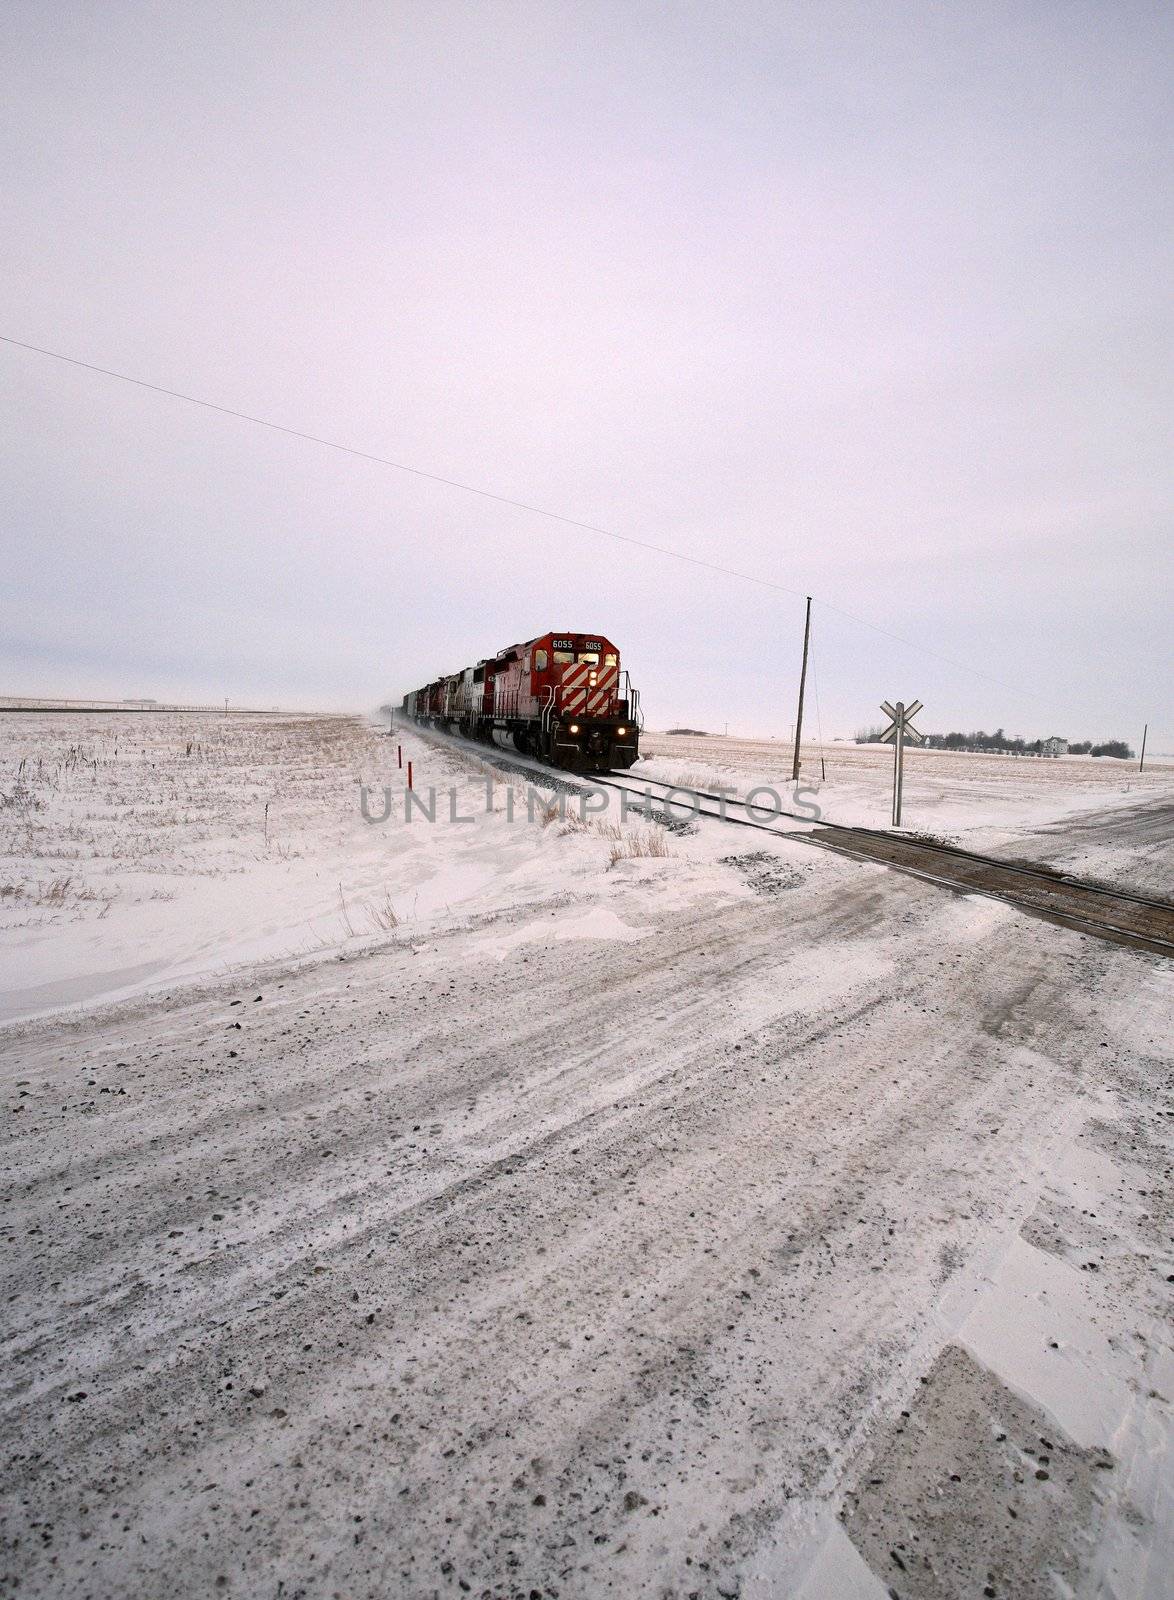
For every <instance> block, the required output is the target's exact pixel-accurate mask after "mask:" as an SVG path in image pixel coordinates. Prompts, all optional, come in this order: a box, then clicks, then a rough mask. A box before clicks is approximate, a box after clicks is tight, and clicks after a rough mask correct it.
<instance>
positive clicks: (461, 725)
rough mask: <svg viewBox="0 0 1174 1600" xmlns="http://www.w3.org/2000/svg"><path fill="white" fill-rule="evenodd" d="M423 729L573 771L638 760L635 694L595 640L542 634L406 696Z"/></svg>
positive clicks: (611, 652) (615, 660)
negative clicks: (481, 742)
mask: <svg viewBox="0 0 1174 1600" xmlns="http://www.w3.org/2000/svg"><path fill="white" fill-rule="evenodd" d="M402 709H403V713H404V715H405V716H407V717H411V718H412V719H413V720H414V721H415V722H419V723H422V724H423V725H424V726H426V727H434V728H443V729H445V730H447V731H449V732H460V733H463V734H464V735H465V736H466V737H467V738H470V739H481V740H484V741H485V743H487V744H496V745H500V746H501V747H502V748H503V749H506V750H520V751H521V752H522V753H523V754H524V755H528V756H534V757H536V758H537V760H539V761H543V762H545V763H546V764H547V765H548V766H552V767H564V768H566V769H568V770H569V771H572V772H610V771H612V770H613V769H615V768H617V767H630V766H631V765H632V763H633V761H635V760H636V758H637V756H638V755H639V753H640V751H639V744H640V728H641V726H642V718H641V715H640V695H639V693H638V691H637V690H635V689H634V688H633V687H632V685H631V682H630V681H629V678H628V674H627V672H625V671H622V670H621V668H620V653H619V651H618V650H617V649H616V647H615V645H614V644H612V643H611V641H610V640H608V639H604V638H603V637H602V636H601V635H599V634H589V633H544V634H542V635H541V637H539V638H537V639H530V640H528V641H527V642H526V643H525V644H514V645H510V647H509V648H508V649H506V650H499V651H498V653H497V655H495V656H490V657H489V658H488V659H487V660H484V661H478V663H477V665H476V666H475V667H466V668H465V669H464V670H463V671H462V672H454V673H453V674H452V675H451V676H450V677H447V678H437V679H436V681H435V682H434V683H426V684H425V685H424V687H423V688H422V689H413V690H412V691H411V692H410V693H409V694H406V695H405V696H404V698H403V707H402Z"/></svg>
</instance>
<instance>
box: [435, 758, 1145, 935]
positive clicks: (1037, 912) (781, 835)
mask: <svg viewBox="0 0 1174 1600" xmlns="http://www.w3.org/2000/svg"><path fill="white" fill-rule="evenodd" d="M427 732H428V733H429V734H430V735H432V736H433V737H437V738H440V739H443V740H444V741H445V742H446V743H447V742H451V743H453V744H458V745H460V746H462V747H464V748H467V749H468V750H469V752H470V754H475V755H476V756H478V757H479V758H480V759H481V760H482V761H484V762H485V763H486V765H488V766H494V767H497V768H498V769H499V770H505V771H511V770H512V771H514V772H517V773H520V774H522V775H523V776H529V775H530V774H531V773H532V774H533V775H534V776H535V777H537V778H543V777H545V778H548V779H553V780H555V781H556V782H557V783H558V784H559V785H560V786H568V787H579V788H580V789H581V788H582V786H583V785H597V786H602V787H604V788H607V789H615V790H616V791H617V792H618V793H620V794H630V795H636V796H638V797H639V798H641V799H644V800H646V801H649V802H651V801H653V800H656V799H660V800H661V801H662V803H664V804H665V811H666V815H667V813H668V810H669V805H670V804H671V802H666V801H665V794H661V795H659V796H657V795H653V794H651V793H649V786H654V787H655V788H658V789H661V790H663V791H665V793H680V794H682V795H685V794H687V795H693V796H695V797H696V798H697V799H698V801H700V800H712V801H715V802H717V803H718V804H719V805H723V806H731V805H732V806H739V807H741V808H742V809H743V810H748V809H749V807H748V805H747V802H746V801H745V800H744V799H741V798H738V797H735V796H733V795H719V794H714V793H712V792H710V791H706V790H702V789H693V788H690V787H688V786H687V785H685V784H670V783H665V782H663V780H661V779H659V778H639V779H634V780H633V783H632V784H628V783H619V782H617V781H616V779H615V778H614V777H613V776H607V777H604V776H603V775H602V774H600V773H571V772H564V771H562V770H561V769H559V768H552V767H545V766H543V765H541V764H540V763H539V762H536V761H532V760H531V759H530V758H529V757H527V756H524V755H521V754H520V753H519V754H517V755H516V756H508V755H507V756H506V758H505V759H504V760H498V759H496V757H497V755H498V752H497V751H496V749H495V750H493V752H492V753H487V747H484V746H482V745H480V744H478V743H476V742H475V741H473V740H469V739H464V738H456V737H454V736H453V735H450V734H445V733H442V732H440V730H439V729H428V730H427ZM636 784H639V785H640V787H635V786H634V785H636ZM771 814H772V816H773V817H778V818H782V817H786V818H788V819H790V820H793V821H795V822H800V823H802V824H803V827H804V829H805V830H813V831H803V832H800V831H798V830H796V829H791V828H778V827H774V826H772V825H771V823H770V822H766V821H761V820H758V819H756V818H754V817H752V816H742V817H731V816H728V815H726V814H725V813H724V811H722V812H718V811H708V810H703V809H701V807H700V806H698V807H697V808H693V807H690V808H689V818H682V819H680V820H683V821H684V820H690V819H691V818H693V817H696V818H698V819H700V818H702V817H705V818H707V819H708V820H710V821H712V822H723V823H728V824H730V825H731V826H733V827H738V828H753V829H755V830H756V831H757V832H759V833H769V834H771V835H772V836H773V837H774V838H776V839H790V840H793V841H795V842H796V843H801V844H810V845H812V846H814V847H815V848H816V849H818V850H827V851H830V852H831V853H832V854H833V855H839V856H844V857H846V858H848V859H849V860H853V861H863V862H869V863H871V865H873V866H884V867H889V868H891V869H892V870H893V871H894V872H901V873H904V874H905V875H906V876H907V877H913V878H920V879H921V880H922V881H923V882H925V883H933V884H936V885H938V886H940V887H942V888H947V889H952V890H953V891H954V892H955V893H956V894H976V895H982V896H984V897H985V898H987V899H990V900H999V901H1002V902H1003V904H1005V905H1011V906H1014V907H1015V908H1016V910H1019V911H1024V912H1026V913H1028V914H1029V915H1031V916H1034V917H1038V918H1040V919H1041V920H1043V921H1046V922H1053V923H1056V924H1058V925H1059V926H1061V927H1067V928H1071V929H1073V930H1074V931H1076V932H1078V933H1085V934H1091V935H1093V936H1094V937H1096V938H1101V939H1106V940H1108V941H1109V942H1111V943H1116V944H1121V945H1126V946H1129V947H1131V948H1135V949H1141V950H1146V951H1149V952H1150V953H1151V954H1154V955H1160V956H1165V957H1167V958H1168V959H1174V939H1165V938H1162V937H1161V936H1160V935H1155V934H1149V933H1143V932H1139V931H1138V930H1137V929H1134V928H1123V927H1121V926H1120V925H1119V924H1118V923H1115V922H1107V921H1104V920H1103V919H1101V918H1097V917H1092V916H1082V915H1081V914H1080V913H1079V911H1077V910H1069V909H1065V908H1062V907H1060V908H1057V907H1051V906H1041V905H1039V904H1037V903H1036V902H1035V901H1033V900H1030V899H1025V898H1022V897H1021V896H1018V895H1016V894H1015V893H1014V892H1013V891H1012V890H1010V889H1008V888H1000V887H997V886H994V885H988V884H972V883H968V882H966V880H965V879H959V878H952V877H947V876H944V875H941V874H938V873H934V872H928V871H926V870H925V868H924V867H919V866H917V865H915V864H914V863H913V862H910V861H904V862H903V861H899V860H897V861H894V860H890V859H888V858H887V857H885V856H881V855H875V854H871V853H869V852H868V851H866V850H854V849H852V847H851V845H850V844H848V843H847V842H846V841H843V840H841V839H828V838H819V837H818V836H817V833H818V832H819V831H824V832H830V833H834V834H839V835H844V834H847V835H850V836H851V835H855V836H857V837H859V838H862V839H876V840H878V841H881V842H883V843H884V844H886V845H888V846H890V847H896V848H897V849H902V848H903V849H905V850H907V851H925V852H927V853H929V854H934V855H941V856H947V857H953V858H956V859H958V860H960V861H964V862H968V863H970V864H972V865H973V866H975V867H978V868H983V869H986V870H988V871H989V870H994V871H997V872H1002V873H1007V874H1009V875H1010V876H1012V877H1013V878H1024V879H1033V880H1036V881H1038V882H1040V883H1042V884H1045V885H1047V886H1048V887H1049V888H1051V889H1053V890H1055V891H1057V892H1058V893H1063V892H1064V891H1067V892H1068V894H1069V895H1073V896H1077V897H1079V896H1095V897H1096V898H1097V899H1099V900H1116V901H1119V902H1121V903H1123V904H1125V905H1136V906H1140V907H1142V908H1145V909H1147V910H1151V911H1158V912H1161V913H1164V914H1165V916H1167V917H1169V918H1170V919H1171V921H1172V923H1174V905H1171V904H1170V903H1169V902H1168V901H1164V900H1156V899H1154V898H1152V897H1151V896H1148V895H1139V894H1134V893H1133V892H1132V891H1130V890H1124V889H1122V890H1117V889H1111V888H1107V887H1106V886H1105V885H1104V884H1099V883H1091V882H1088V881H1087V880H1085V879H1082V878H1076V877H1073V876H1071V875H1070V874H1062V873H1057V872H1052V871H1049V870H1048V869H1046V868H1041V867H1034V866H1027V865H1021V864H1019V863H1017V862H1014V861H1006V860H1003V859H1001V858H1000V857H998V856H986V855H980V854H979V853H978V852H976V851H971V850H963V849H961V848H960V847H958V846H957V845H946V844H937V843H930V842H928V841H924V840H921V839H915V838H907V837H905V836H904V835H902V834H898V833H891V832H886V831H885V830H884V829H880V828H863V827H853V826H851V825H850V824H848V823H843V822H825V821H823V820H822V819H817V818H814V817H806V816H803V815H802V814H801V813H800V812H797V811H784V810H780V811H777V812H776V811H773V810H772V813H771ZM649 820H655V819H654V818H652V819H649Z"/></svg>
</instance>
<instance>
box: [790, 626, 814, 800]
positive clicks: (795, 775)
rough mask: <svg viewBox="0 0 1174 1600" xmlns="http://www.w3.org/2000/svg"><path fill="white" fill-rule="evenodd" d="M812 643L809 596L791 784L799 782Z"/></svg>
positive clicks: (804, 631)
mask: <svg viewBox="0 0 1174 1600" xmlns="http://www.w3.org/2000/svg"><path fill="white" fill-rule="evenodd" d="M810 643H811V596H810V595H808V596H807V620H806V621H805V622H804V624H803V670H802V671H801V672H800V674H799V709H798V711H797V712H796V713H795V757H794V760H793V761H792V763H791V782H792V783H798V782H799V744H800V741H801V740H802V738H803V693H804V690H805V689H806V688H807V647H808V645H809V644H810Z"/></svg>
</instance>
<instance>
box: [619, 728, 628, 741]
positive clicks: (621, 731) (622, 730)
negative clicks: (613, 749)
mask: <svg viewBox="0 0 1174 1600" xmlns="http://www.w3.org/2000/svg"><path fill="white" fill-rule="evenodd" d="M627 731H628V730H627V728H617V729H616V734H617V735H618V737H619V738H621V739H622V738H623V737H624V735H625V733H627Z"/></svg>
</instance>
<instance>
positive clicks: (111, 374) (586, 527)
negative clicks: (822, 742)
mask: <svg viewBox="0 0 1174 1600" xmlns="http://www.w3.org/2000/svg"><path fill="white" fill-rule="evenodd" d="M0 343H2V344H7V345H12V346H13V347H14V348H15V349H17V350H28V351H30V352H31V353H32V354H33V355H38V356H47V357H48V358H49V359H50V360H51V361H61V362H64V363H65V364H66V365H67V366H71V367H80V368H81V369H82V370H83V371H85V372H97V373H99V374H100V375H101V376H102V377H104V378H115V379H117V381H118V382H119V383H128V384H132V385H133V386H134V387H135V388H136V389H148V390H149V391H150V392H151V393H152V394H161V395H166V396H167V398H168V399H170V400H182V401H183V402H184V403H185V404H186V405H191V406H199V407H200V408H201V409H202V410H204V411H216V412H218V413H219V414H220V415H221V416H224V417H235V418H236V419H237V421H239V422H251V423H252V424H253V425H254V426H255V427H258V428H268V429H270V431H271V432H273V433H283V434H286V435H287V436H288V437H289V438H291V439H301V440H303V441H304V442H305V443H307V444H316V445H321V446H322V448H323V449H326V450H337V451H339V452H341V453H342V454H343V455H348V456H356V457H357V458H358V459H359V460H360V461H371V462H373V463H375V465H376V466H380V467H391V468H392V469H393V470H394V471H396V472H406V473H408V474H410V475H411V476H412V477H413V478H423V479H424V480H425V481H426V482H428V483H439V484H442V485H443V486H444V487H445V488H447V489H459V490H460V491H461V492H462V493H463V494H473V495H477V496H478V497H479V498H480V499H482V500H492V501H494V502H496V504H498V505H502V506H511V507H513V509H514V510H515V511H529V512H531V513H532V514H533V515H534V516H537V517H546V518H548V519H549V520H550V521H551V522H560V523H562V524H563V526H564V527H568V528H578V529H579V530H580V531H581V532H583V533H595V534H599V535H600V536H601V537H602V538H604V539H614V540H616V541H617V542H619V543H620V544H628V545H634V546H636V547H637V548H638V549H641V550H652V551H654V552H655V553H656V554H657V555H662V556H668V557H670V559H672V560H673V561H684V562H687V563H688V564H689V565H690V566H693V567H704V568H705V569H706V571H708V572H720V573H722V574H723V575H724V576H725V577H727V578H738V579H740V580H741V581H742V582H743V583H756V584H758V585H759V586H760V587H762V588H764V589H774V590H775V591H776V592H777V593H779V594H789V595H794V596H796V597H797V598H801V597H802V593H803V591H802V590H800V589H791V588H789V587H788V586H787V585H786V584H785V583H776V582H775V580H774V579H773V578H763V577H760V576H759V575H758V574H757V573H753V572H742V571H740V570H739V569H738V568H737V567H726V566H723V565H721V564H720V563H719V562H717V561H706V560H705V559H704V558H703V557H702V556H691V555H687V554H686V553H685V552H684V551H683V550H674V549H673V548H672V547H671V546H670V545H664V544H654V543H653V542H652V541H651V540H649V539H637V538H635V537H634V536H633V535H632V534H629V533H616V532H615V530H614V529H612V528H601V527H600V526H599V525H598V524H597V523H594V522H581V521H579V519H578V518H577V517H568V516H565V515H564V514H563V513H562V512H561V511H550V510H548V509H547V507H545V506H536V505H532V504H530V502H529V501H526V500H514V499H512V498H511V497H510V496H509V495H504V494H495V493H494V492H493V490H491V489H481V488H478V487H477V485H476V484H472V483H463V482H461V480H460V479H459V478H445V477H442V476H441V474H440V473H437V472H426V471H425V470H424V468H423V467H412V466H409V465H408V464H407V463H406V462H403V461H392V460H391V459H390V458H389V457H387V456H377V455H373V454H372V453H371V452H370V451H368V450H359V449H356V447H355V446H354V445H349V444H342V443H340V442H339V441H338V440H337V439H323V438H322V437H321V436H320V435H318V434H316V433H305V432H303V430H302V429H300V428H287V427H286V426H285V425H284V424H283V423H280V422H271V421H270V420H269V419H268V418H267V417H255V416H253V415H252V414H251V413H250V412H248V411H237V410H235V409H234V408H233V407H232V406H222V405H219V404H218V403H217V402H216V401H214V400H202V399H201V398H200V397H199V396H198V395H194V394H185V393H183V391H182V390H180V389H168V388H166V387H164V385H163V384H159V383H148V382H147V380H146V379H145V378H135V377H132V376H131V375H130V374H129V373H127V372H116V371H115V370H114V369H113V368H112V367H100V366H97V365H96V364H95V363H94V362H92V361H82V360H80V359H79V357H77V356H67V355H63V354H62V353H61V351H59V350H46V349H45V348H44V347H43V346H42V345H38V344H27V343H26V342H25V341H24V340H23V339H13V338H12V337H10V336H9V335H8V334H3V333H0ZM815 604H816V605H820V606H823V608H824V609H825V610H827V611H834V612H836V614H837V615H838V616H841V617H847V618H848V619H849V621H851V622H856V623H859V624H860V626H861V627H863V628H868V629H870V630H871V631H872V632H873V633H876V634H880V635H881V636H882V637H883V638H886V639H892V640H894V641H895V642H896V643H897V644H901V645H904V646H905V647H906V649H908V650H915V651H918V652H919V653H920V654H922V655H927V656H933V657H934V658H935V659H936V660H938V661H944V662H945V663H946V664H947V666H951V667H956V668H957V669H958V670H959V671H960V672H969V673H972V674H973V675H974V676H975V677H977V678H984V679H985V680H986V681H987V682H988V683H993V684H996V685H997V686H998V687H999V688H1000V689H1012V690H1013V692H1014V693H1021V692H1022V691H1021V690H1018V689H1015V688H1014V686H1013V685H1011V684H1008V683H1004V682H1003V681H1002V680H1001V679H999V678H995V677H992V676H991V674H990V673H987V672H980V671H979V669H978V668H977V667H971V666H968V665H967V663H966V662H964V661H955V660H954V659H953V658H952V657H951V656H944V655H942V654H941V653H940V652H939V651H937V650H931V649H930V648H929V646H928V645H923V644H915V643H914V642H913V640H912V639H904V638H902V637H901V635H900V634H898V633H891V632H890V631H889V629H887V628H882V627H879V626H878V625H877V624H876V623H875V622H870V621H869V620H868V618H867V617H858V616H857V615H856V614H855V613H854V612H852V611H845V610H844V609H843V607H841V606H835V605H832V603H831V602H830V601H827V600H816V601H815Z"/></svg>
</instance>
